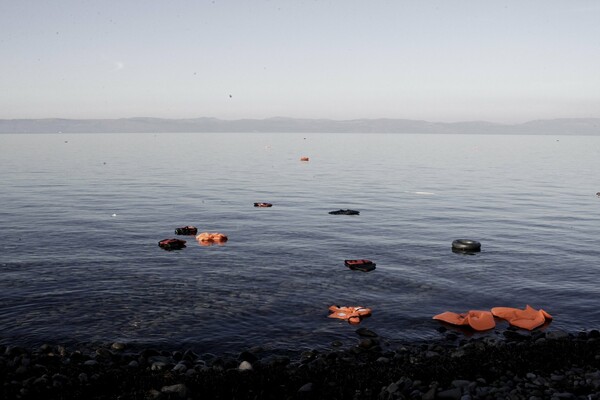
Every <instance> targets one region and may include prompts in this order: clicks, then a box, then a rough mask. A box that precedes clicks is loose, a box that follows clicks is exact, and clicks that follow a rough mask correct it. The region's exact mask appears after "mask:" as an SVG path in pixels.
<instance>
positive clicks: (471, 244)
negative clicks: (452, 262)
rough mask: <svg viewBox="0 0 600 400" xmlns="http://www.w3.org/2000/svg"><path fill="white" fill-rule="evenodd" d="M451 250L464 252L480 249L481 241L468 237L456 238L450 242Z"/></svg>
mask: <svg viewBox="0 0 600 400" xmlns="http://www.w3.org/2000/svg"><path fill="white" fill-rule="evenodd" d="M452 250H456V251H464V252H477V251H481V243H479V242H478V241H476V240H470V239H456V240H455V241H453V242H452Z"/></svg>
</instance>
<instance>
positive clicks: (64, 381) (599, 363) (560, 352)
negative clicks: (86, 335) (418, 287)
mask: <svg viewBox="0 0 600 400" xmlns="http://www.w3.org/2000/svg"><path fill="white" fill-rule="evenodd" d="M507 332H512V333H510V334H507V335H501V334H499V335H496V336H495V337H486V336H483V337H479V338H472V339H467V338H464V337H463V336H462V335H461V334H454V333H453V334H452V335H448V334H447V335H445V336H443V337H442V338H441V339H440V340H438V341H432V342H427V343H395V344H390V342H386V341H385V340H382V339H381V338H379V337H377V336H376V335H375V334H371V333H369V335H364V336H358V335H357V340H356V344H355V345H353V346H351V347H349V348H342V346H339V345H338V346H332V348H331V349H330V350H326V351H319V350H306V351H302V352H294V351H283V350H265V349H261V348H253V349H248V350H244V351H241V352H240V353H237V354H233V353H231V354H229V353H227V354H218V355H215V354H210V353H201V352H196V351H195V349H191V348H186V349H164V348H155V349H154V348H144V349H141V348H138V347H135V345H132V344H123V343H118V344H106V345H100V346H99V345H96V346H92V345H83V344H82V345H77V346H72V347H66V346H61V345H50V344H45V345H42V346H39V347H37V348H31V349H29V348H25V347H20V346H6V345H4V346H0V376H1V378H2V388H1V389H0V398H2V399H42V398H43V399H123V400H124V399H380V400H388V399H389V400H391V399H456V400H469V399H511V400H512V399H527V400H536V399H551V400H558V399H582V400H584V399H585V400H594V399H599V400H600V333H599V332H598V331H597V330H592V331H585V332H580V333H578V334H572V333H566V332H562V331H555V332H548V333H544V332H533V333H528V332H522V331H519V332H516V331H507ZM361 333H363V334H364V333H365V332H364V331H361ZM505 333H506V332H505ZM365 336H367V337H365Z"/></svg>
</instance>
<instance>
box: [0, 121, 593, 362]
mask: <svg viewBox="0 0 600 400" xmlns="http://www.w3.org/2000/svg"><path fill="white" fill-rule="evenodd" d="M0 149H1V150H0V170H2V171H3V173H2V174H0V188H1V191H0V277H1V279H0V326H2V329H1V330H0V343H11V344H12V343H21V344H25V345H35V344H40V343H44V342H90V341H101V342H112V341H123V342H135V343H142V344H143V343H160V344H174V345H179V344H193V345H197V346H199V347H202V348H204V349H207V351H208V350H210V351H225V350H230V349H239V348H241V347H246V346H252V345H261V346H265V347H267V348H293V349H300V348H304V347H317V348H318V347H321V346H328V345H329V344H330V343H331V342H332V341H334V340H340V341H342V342H345V341H348V342H349V341H351V340H354V338H355V333H354V331H355V329H356V327H355V326H351V325H349V324H347V323H345V322H341V321H338V320H333V319H330V318H327V314H328V312H327V308H328V307H329V306H330V305H332V304H338V305H361V306H365V307H370V308H371V309H372V310H373V316H372V317H370V318H368V319H366V320H364V321H363V322H362V324H361V325H360V326H362V327H366V328H369V329H371V330H374V331H376V332H377V333H379V335H381V336H382V337H384V338H390V339H392V338H393V339H400V340H427V339H430V338H435V337H438V336H439V333H438V332H437V331H436V328H437V327H438V326H439V324H438V323H437V322H436V321H432V320H431V317H432V316H433V315H434V314H437V313H440V312H442V311H446V310H451V311H466V310H468V309H489V308H491V307H494V306H508V307H520V308H522V307H524V306H525V305H526V304H531V305H532V306H533V307H535V308H543V309H545V310H546V311H548V312H549V313H550V314H552V315H553V316H554V318H555V320H554V321H553V322H552V324H551V325H550V326H549V327H548V329H563V330H567V331H578V330H580V329H586V328H590V329H591V328H598V326H599V325H600V310H599V309H598V307H597V302H598V299H599V298H600V278H599V277H598V268H599V267H598V259H599V256H600V250H599V248H600V247H599V246H598V238H599V237H600V198H598V197H597V196H596V195H595V193H596V192H598V191H599V190H600V179H599V178H598V171H600V158H599V157H598V154H600V137H592V136H493V135H481V136H478V135H406V134H396V135H394V134H259V133H246V134H241V133H236V134H80V135H77V134H68V135H67V134H49V135H0ZM301 156H308V157H310V161H309V162H301V161H299V159H300V157H301ZM263 201H264V202H270V203H273V204H274V206H273V207H272V208H254V207H253V203H254V202H263ZM340 208H344V209H345V208H351V209H355V210H359V211H360V215H358V216H346V215H329V214H328V212H329V211H332V210H337V209H340ZM188 224H191V225H195V226H197V227H198V229H199V231H200V232H202V231H209V232H222V233H225V234H226V235H228V236H229V241H228V242H227V243H226V244H224V245H222V246H210V247H206V246H199V245H198V243H197V242H196V241H195V240H194V238H193V236H188V237H181V236H178V237H179V238H183V239H185V240H187V247H186V248H185V249H182V250H179V251H164V250H162V249H161V248H159V247H158V246H157V242H158V241H159V240H161V239H165V238H170V237H176V236H175V235H174V229H175V228H177V227H180V226H184V225H188ZM457 238H468V239H475V240H478V241H480V242H481V243H482V251H481V253H478V254H475V255H461V254H455V253H452V251H451V243H452V241H453V240H454V239H457ZM351 258H368V259H371V260H373V261H374V262H376V263H377V269H376V270H374V271H372V272H369V273H362V272H357V271H350V270H349V269H348V268H346V267H345V266H344V263H343V261H344V259H351ZM503 326H504V325H499V328H502V327H503Z"/></svg>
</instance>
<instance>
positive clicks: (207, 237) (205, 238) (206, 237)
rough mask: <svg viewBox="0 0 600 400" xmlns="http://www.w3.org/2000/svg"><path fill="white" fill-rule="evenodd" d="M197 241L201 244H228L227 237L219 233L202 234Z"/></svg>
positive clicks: (197, 237)
mask: <svg viewBox="0 0 600 400" xmlns="http://www.w3.org/2000/svg"><path fill="white" fill-rule="evenodd" d="M196 240H198V241H199V242H226V241H227V236H225V235H223V234H222V233H217V232H215V233H209V232H202V233H201V234H199V235H198V236H196Z"/></svg>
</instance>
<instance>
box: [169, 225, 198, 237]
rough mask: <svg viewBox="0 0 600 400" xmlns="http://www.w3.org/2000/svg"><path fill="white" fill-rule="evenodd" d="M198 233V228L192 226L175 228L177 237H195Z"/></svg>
mask: <svg viewBox="0 0 600 400" xmlns="http://www.w3.org/2000/svg"><path fill="white" fill-rule="evenodd" d="M196 233H198V228H196V227H195V226H191V225H188V226H183V227H181V228H175V234H176V235H195V234H196Z"/></svg>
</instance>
